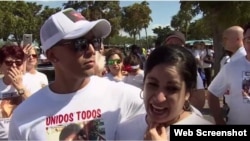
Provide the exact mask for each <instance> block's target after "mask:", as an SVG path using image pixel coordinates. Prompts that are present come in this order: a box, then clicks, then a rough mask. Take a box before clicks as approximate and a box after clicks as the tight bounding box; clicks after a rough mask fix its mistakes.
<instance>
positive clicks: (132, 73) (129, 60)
mask: <svg viewBox="0 0 250 141" xmlns="http://www.w3.org/2000/svg"><path fill="white" fill-rule="evenodd" d="M140 62H141V61H140V58H139V57H138V56H137V55H135V54H130V55H129V56H127V57H125V59H124V63H123V64H124V69H125V71H127V72H128V75H127V76H126V77H125V78H124V80H123V81H124V82H125V83H128V84H131V85H133V86H136V87H138V88H140V89H141V88H142V85H143V77H144V71H143V70H142V69H141V68H140Z"/></svg>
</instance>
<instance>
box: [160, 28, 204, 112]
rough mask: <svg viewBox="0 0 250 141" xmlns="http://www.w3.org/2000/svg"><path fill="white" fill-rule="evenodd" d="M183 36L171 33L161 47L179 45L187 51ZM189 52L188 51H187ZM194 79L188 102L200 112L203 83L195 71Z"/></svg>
mask: <svg viewBox="0 0 250 141" xmlns="http://www.w3.org/2000/svg"><path fill="white" fill-rule="evenodd" d="M185 41H186V39H185V35H184V34H183V33H181V32H179V31H173V32H171V33H169V34H168V35H167V37H166V39H165V41H164V42H163V45H179V46H182V47H184V48H185V49H187V48H186V47H185ZM187 50H189V49H187ZM189 51H190V50H189ZM196 76H197V77H196V79H197V81H196V82H197V83H196V89H195V90H194V91H193V94H192V96H191V97H190V102H191V104H192V105H193V106H194V107H196V108H198V109H199V110H201V109H202V108H203V106H204V105H205V100H206V98H205V90H204V86H203V81H202V77H201V75H200V74H199V72H198V69H197V75H196Z"/></svg>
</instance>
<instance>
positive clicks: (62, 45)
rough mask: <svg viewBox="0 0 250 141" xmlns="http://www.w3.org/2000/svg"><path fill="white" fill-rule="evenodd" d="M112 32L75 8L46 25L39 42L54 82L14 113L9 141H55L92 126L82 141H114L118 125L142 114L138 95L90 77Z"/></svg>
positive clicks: (132, 89) (102, 21)
mask: <svg viewBox="0 0 250 141" xmlns="http://www.w3.org/2000/svg"><path fill="white" fill-rule="evenodd" d="M110 32H111V25H110V23H109V22H108V21H107V20H105V19H99V20H96V21H88V20H86V19H85V17H83V16H82V15H81V13H79V12H77V11H75V10H74V9H73V8H67V9H64V10H62V11H59V12H57V13H55V14H53V15H51V16H50V17H49V18H48V19H47V20H46V21H45V22H44V24H43V25H42V26H41V29H40V39H41V43H42V47H43V48H42V49H43V50H44V52H45V53H46V56H47V58H48V59H49V60H50V61H51V62H52V64H53V66H54V68H55V81H54V82H52V83H50V84H49V85H48V86H45V87H43V88H42V89H40V90H39V91H38V92H36V93H35V94H33V95H31V96H30V97H29V98H28V99H27V100H25V101H24V102H23V103H22V104H20V105H19V106H18V107H17V108H16V109H15V111H14V113H13V115H12V118H11V120H10V126H9V130H10V131H11V132H9V140H26V141H28V140H30V141H33V140H47V141H48V140H59V139H60V137H62V136H66V135H65V134H64V133H65V132H63V133H62V131H65V130H63V129H65V128H67V127H68V126H69V125H75V124H77V125H79V126H80V127H81V128H84V129H85V126H87V125H89V124H87V123H95V124H93V126H94V127H93V128H87V129H91V130H90V131H89V132H88V133H90V134H86V136H87V137H86V138H90V140H97V138H98V137H99V136H98V135H99V134H101V136H102V137H103V138H104V139H105V140H113V139H114V137H115V133H116V127H117V126H118V124H120V123H122V122H124V121H125V120H127V119H130V118H132V117H133V116H136V115H137V114H141V113H145V108H144V106H143V101H142V99H140V97H139V93H140V89H138V88H136V87H133V86H130V85H128V84H125V83H115V82H112V81H109V80H107V79H103V78H101V77H98V76H93V75H94V74H95V65H96V60H95V59H96V57H95V55H96V51H98V50H99V49H100V48H101V44H102V38H105V37H107V36H108V35H109V34H110ZM72 130H73V129H72ZM81 132H82V130H78V133H81Z"/></svg>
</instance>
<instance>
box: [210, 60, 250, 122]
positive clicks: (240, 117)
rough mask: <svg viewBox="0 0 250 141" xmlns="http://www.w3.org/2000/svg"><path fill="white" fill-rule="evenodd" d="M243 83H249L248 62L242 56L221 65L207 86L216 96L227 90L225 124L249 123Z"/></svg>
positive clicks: (247, 104) (248, 99) (247, 99)
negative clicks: (226, 120)
mask: <svg viewBox="0 0 250 141" xmlns="http://www.w3.org/2000/svg"><path fill="white" fill-rule="evenodd" d="M243 85H247V86H248V87H249V85H250V62H249V61H248V60H246V57H244V56H243V57H241V58H239V59H237V60H235V61H231V62H230V63H228V64H226V65H225V66H224V67H222V68H221V70H220V71H219V73H218V74H217V75H216V77H215V78H214V79H213V81H212V82H211V84H210V86H209V87H208V90H209V91H210V92H211V93H212V94H214V95H215V96H217V97H221V96H223V94H224V93H225V92H227V91H228V90H229V95H227V99H226V102H227V104H228V106H229V108H230V110H229V113H228V122H227V124H250V118H249V117H250V112H248V111H249V110H250V98H249V97H248V96H244V95H243V93H242V91H243ZM249 96H250V95H249Z"/></svg>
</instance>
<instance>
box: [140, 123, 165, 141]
mask: <svg viewBox="0 0 250 141" xmlns="http://www.w3.org/2000/svg"><path fill="white" fill-rule="evenodd" d="M168 136H169V135H168V133H167V128H166V127H165V126H164V125H163V124H157V123H152V124H151V125H149V127H148V129H147V131H146V133H145V137H144V140H156V141H169V137H168Z"/></svg>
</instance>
